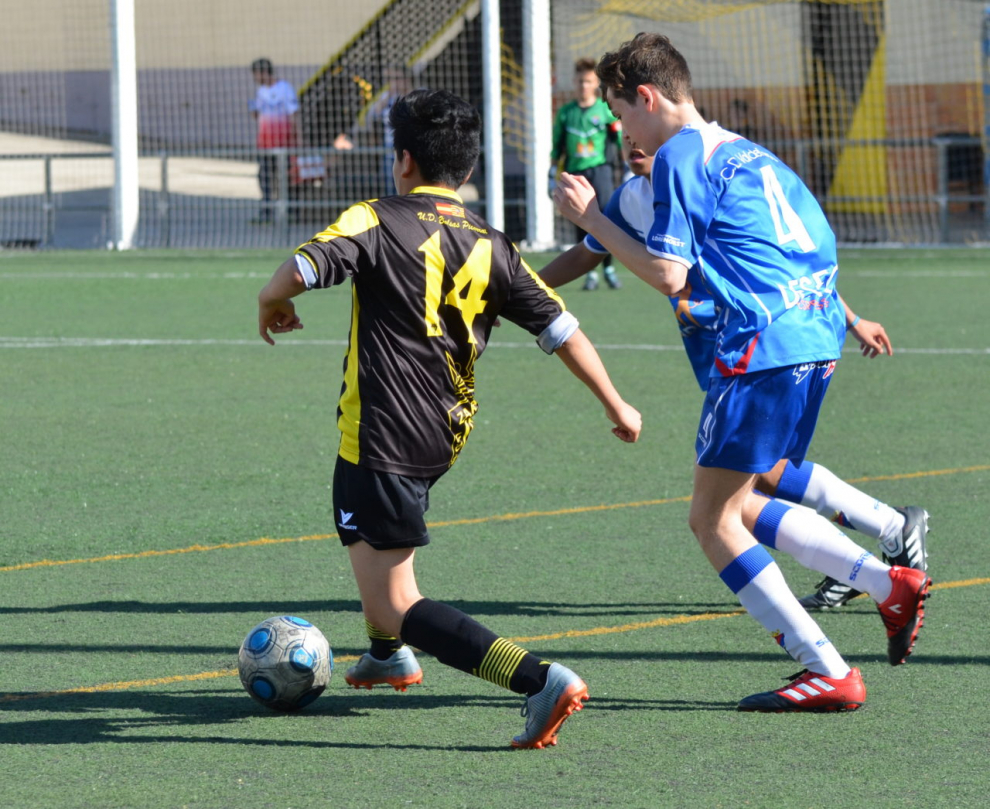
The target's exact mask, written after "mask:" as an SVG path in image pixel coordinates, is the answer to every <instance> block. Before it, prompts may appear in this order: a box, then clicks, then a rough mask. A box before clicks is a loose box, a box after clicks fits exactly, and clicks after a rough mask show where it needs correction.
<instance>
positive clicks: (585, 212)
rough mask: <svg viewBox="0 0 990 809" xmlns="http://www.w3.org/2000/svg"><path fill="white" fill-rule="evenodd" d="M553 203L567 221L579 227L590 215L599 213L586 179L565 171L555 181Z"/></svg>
mask: <svg viewBox="0 0 990 809" xmlns="http://www.w3.org/2000/svg"><path fill="white" fill-rule="evenodd" d="M553 201H554V203H555V204H556V206H557V208H558V210H559V211H560V212H561V213H562V214H563V215H564V216H565V217H566V218H567V219H569V220H570V221H571V222H573V223H574V224H575V225H578V226H581V227H583V225H584V222H585V221H587V218H588V216H589V215H590V214H594V213H599V210H598V197H596V196H595V189H594V188H592V186H591V183H589V182H588V178H587V177H582V176H580V175H577V174H568V173H567V172H566V171H565V172H562V173H561V175H560V178H559V179H558V180H557V187H556V188H555V189H554V192H553ZM584 229H585V230H588V228H584Z"/></svg>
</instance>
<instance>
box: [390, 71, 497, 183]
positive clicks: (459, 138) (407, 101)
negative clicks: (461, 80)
mask: <svg viewBox="0 0 990 809" xmlns="http://www.w3.org/2000/svg"><path fill="white" fill-rule="evenodd" d="M388 122H389V125H390V126H391V127H392V131H393V132H394V133H395V153H396V154H397V155H401V154H402V152H403V150H405V151H407V152H409V154H410V155H411V156H412V158H413V160H415V161H416V165H417V166H418V167H419V172H420V174H421V175H422V176H423V179H424V180H425V181H426V182H428V183H436V184H438V185H443V186H446V187H448V188H457V187H458V186H459V185H461V184H462V183H463V182H464V181H465V180H466V179H467V177H468V175H469V174H470V173H471V169H473V168H474V164H475V163H477V162H478V155H479V154H481V116H480V115H479V114H478V111H477V110H476V109H475V108H474V107H472V106H471V105H470V104H468V103H467V102H466V101H464V99H462V98H459V97H458V96H456V95H454V94H453V93H451V92H450V91H449V90H413V91H412V92H411V93H409V94H408V95H404V96H403V97H402V98H400V99H399V100H398V101H396V102H395V103H394V104H393V105H392V110H391V112H389V116H388Z"/></svg>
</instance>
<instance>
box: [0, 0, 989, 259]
mask: <svg viewBox="0 0 990 809" xmlns="http://www.w3.org/2000/svg"><path fill="white" fill-rule="evenodd" d="M550 5H551V16H552V26H551V31H552V36H551V41H550V42H546V43H527V39H526V38H527V31H528V28H527V24H526V20H525V19H524V11H525V9H526V8H527V4H526V3H523V2H518V0H517V1H516V2H510V0H502V2H501V4H500V14H501V70H502V79H501V84H502V91H501V98H500V99H499V101H500V103H501V109H502V122H503V124H502V128H503V132H502V142H501V148H502V150H503V152H502V156H503V167H504V176H503V177H502V187H503V192H504V193H503V196H504V204H505V210H504V215H505V223H506V224H505V228H506V230H507V232H508V233H509V234H510V236H512V237H513V238H514V239H517V240H523V239H525V238H526V202H525V199H526V167H527V166H528V165H529V164H530V163H531V161H532V157H533V154H532V149H533V148H534V147H533V143H532V141H531V137H530V133H531V132H532V126H531V123H532V122H531V121H529V120H527V112H526V110H527V107H526V105H525V104H524V103H523V101H524V99H525V97H526V95H527V93H528V89H527V82H526V77H525V75H524V72H523V69H522V64H523V49H524V46H526V45H527V44H531V45H532V47H534V48H548V49H550V52H551V54H552V64H553V75H552V76H548V77H545V80H546V81H549V82H552V84H553V89H554V108H556V107H557V106H558V105H559V104H561V103H563V102H565V101H566V100H568V99H569V98H570V97H571V96H572V93H573V90H572V77H573V64H574V61H575V60H576V59H578V58H580V57H582V56H591V57H593V58H597V57H599V56H600V55H601V54H602V53H603V52H605V51H606V50H609V49H611V48H614V47H615V46H616V45H617V44H619V43H620V42H622V41H624V40H626V39H629V38H631V37H632V36H633V35H635V33H637V32H638V31H641V30H659V31H662V32H664V33H667V34H668V35H670V36H671V38H672V39H673V40H674V42H675V44H677V46H678V47H679V48H680V49H681V50H682V51H683V52H684V53H685V55H686V57H687V59H688V62H689V64H690V65H691V68H692V72H693V74H694V79H695V94H696V95H695V98H696V102H697V103H698V105H699V107H700V108H701V109H702V110H703V112H704V114H705V115H706V116H707V117H708V118H709V119H710V120H718V121H719V122H720V123H721V124H723V125H724V126H726V127H728V128H730V129H734V130H736V131H739V132H741V133H742V134H745V135H748V136H750V137H753V138H755V139H756V140H757V141H759V142H761V143H762V144H764V145H766V146H768V147H769V148H771V149H773V150H775V151H776V152H777V153H778V154H779V155H780V156H781V158H782V159H784V160H786V161H787V162H788V163H789V164H790V165H791V166H793V167H794V168H795V169H796V170H797V171H798V172H799V173H800V174H801V176H802V177H803V178H804V179H805V180H806V182H807V183H808V184H809V186H810V187H811V188H812V190H813V191H814V192H815V193H816V195H817V196H818V197H819V199H820V200H821V201H822V203H823V205H824V207H825V210H826V211H827V212H828V214H829V216H830V218H831V220H832V222H833V225H834V226H835V229H836V231H837V233H838V235H839V237H840V240H842V241H845V242H855V243H875V242H903V243H908V244H931V243H940V242H943V243H944V242H956V243H962V242H974V241H984V240H986V238H987V225H986V213H987V209H986V186H985V183H984V155H985V144H984V143H983V140H982V133H983V132H984V127H985V116H986V110H985V108H984V104H985V101H984V93H983V86H984V76H983V71H984V68H983V58H984V56H983V53H984V52H983V51H982V50H981V47H982V36H981V26H982V25H983V17H984V8H983V5H982V4H980V3H975V2H972V0H815V1H812V0H763V1H762V2H761V1H760V0H635V2H633V1H632V0H628V1H627V0H552V2H551V4H550ZM481 16H482V15H481V2H480V0H468V2H464V0H429V2H427V0H372V2H369V3H366V4H363V5H357V4H353V3H345V2H343V0H323V1H322V2H316V0H298V1H297V2H294V3H292V4H291V5H287V6H281V7H277V6H273V5H272V4H271V3H269V2H266V1H263V0H237V2H235V1H234V0H214V2H212V3H209V4H202V3H194V2H192V1H191V0H157V2H155V3H150V2H145V0H136V4H135V19H136V32H135V33H136V51H137V93H138V139H139V144H138V146H139V161H138V180H139V186H140V218H139V221H138V227H137V233H136V236H135V244H137V245H138V246H141V247H204V248H210V247H216V248H219V247H223V248H232V247H268V246H278V247H284V246H292V245H295V244H297V243H299V242H301V241H303V240H305V239H306V238H308V237H309V236H310V235H311V234H312V233H313V232H314V230H317V229H319V228H322V227H323V226H325V225H326V224H327V223H328V222H329V221H332V220H333V218H335V216H336V215H337V213H338V212H339V211H340V210H342V209H343V208H345V207H346V206H348V205H350V204H351V203H353V202H355V201H358V200H361V199H366V198H371V197H376V196H380V195H382V194H387V193H390V192H391V190H392V185H391V179H390V166H391V143H390V140H389V133H388V129H387V126H386V125H385V122H386V120H387V112H388V108H389V104H390V101H391V99H393V98H394V97H396V96H397V95H400V94H401V93H403V92H406V91H407V90H408V89H410V88H412V87H418V86H430V87H446V88H448V89H450V90H452V91H454V92H456V93H458V94H460V95H462V96H463V97H465V98H467V99H468V100H469V101H471V102H472V103H474V104H476V105H478V106H479V108H480V107H481V106H482V104H483V103H484V100H485V99H484V85H483V82H482V78H481V77H482V64H481V44H480V42H481ZM5 20H6V22H7V33H8V37H7V42H8V46H7V47H6V48H5V49H4V51H3V52H2V53H0V247H3V248H104V247H106V246H108V244H110V243H112V234H113V204H112V198H111V197H112V187H113V182H114V172H113V159H112V152H111V148H110V143H111V131H112V121H113V111H112V109H111V39H110V8H109V0H58V2H56V0H37V2H35V3H33V4H31V5H30V6H28V5H25V4H21V5H19V6H14V7H11V8H8V10H7V14H6V15H5ZM39 42H44V43H45V47H43V48H41V47H38V43H39ZM258 59H265V60H268V61H269V62H270V63H271V66H272V72H271V75H272V79H273V81H274V82H275V83H277V82H278V81H283V80H284V81H286V82H288V83H289V84H290V85H291V88H292V94H291V96H292V98H294V104H292V105H290V106H292V107H293V109H292V110H291V111H289V112H288V117H289V119H290V122H291V123H290V124H289V126H288V128H287V129H284V130H278V127H276V128H275V130H274V131H280V132H281V134H280V135H278V136H277V137H275V136H272V132H271V131H269V132H268V135H267V136H265V137H261V139H259V132H260V130H262V129H263V128H264V127H263V126H261V120H260V118H259V116H256V114H255V113H256V112H258V111H259V110H258V106H257V103H256V99H257V94H258V89H259V86H261V85H259V83H258V76H257V74H256V72H252V70H251V65H252V63H254V62H255V60H258ZM543 79H544V77H540V80H543ZM265 86H266V87H270V86H272V85H267V84H266V85H265ZM553 112H554V110H553V109H547V110H546V111H545V115H546V116H547V118H548V119H549V118H550V117H551V116H552V115H553ZM484 189H485V178H484V172H483V166H479V168H478V170H477V171H476V172H475V174H474V176H473V177H472V178H471V180H470V182H469V184H468V185H467V186H465V187H464V188H463V189H462V195H463V196H464V198H465V200H466V202H467V203H468V204H469V205H470V206H472V207H475V208H476V209H477V210H479V211H480V212H481V213H482V214H485V213H486V211H485V199H484ZM556 233H557V236H558V240H559V241H561V242H567V241H569V240H571V239H573V236H572V235H571V231H570V229H569V228H567V227H566V226H564V225H563V224H562V223H560V222H558V227H557V230H556Z"/></svg>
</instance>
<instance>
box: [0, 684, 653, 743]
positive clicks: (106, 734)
mask: <svg viewBox="0 0 990 809" xmlns="http://www.w3.org/2000/svg"><path fill="white" fill-rule="evenodd" d="M25 696H28V697H29V696H30V695H25ZM398 700H401V704H400V705H399V706H398V707H400V708H402V709H413V710H417V711H421V710H444V709H452V708H466V707H469V708H475V707H483V708H500V709H503V713H502V715H503V716H505V717H507V723H506V727H507V731H506V732H507V734H509V735H511V733H512V732H513V731H512V730H511V729H512V728H513V725H512V719H511V716H512V714H513V713H515V712H516V711H517V710H518V708H519V707H520V705H521V704H522V703H521V698H520V697H517V696H515V695H509V696H498V695H495V696H474V695H450V696H437V695H433V694H428V693H423V692H418V693H415V694H413V693H410V694H406V695H401V696H398V695H395V694H393V693H392V692H390V691H383V692H381V693H368V694H365V693H362V694H356V693H353V692H351V691H331V692H329V693H327V694H325V695H324V696H323V697H321V698H320V699H319V701H318V702H316V703H315V704H314V705H312V706H311V707H310V708H308V709H307V710H305V711H300V712H299V713H294V714H281V713H274V712H271V711H267V710H265V709H264V708H262V707H260V706H258V705H256V704H255V703H253V702H252V701H251V700H250V698H248V697H247V696H245V695H244V694H240V693H239V694H237V695H226V694H218V693H217V692H215V691H213V692H209V691H189V692H182V693H180V694H160V693H154V694H149V693H147V692H144V693H138V692H129V693H96V694H66V695H59V696H55V697H52V698H49V699H45V700H32V699H25V700H23V701H14V702H7V703H2V704H0V705H2V709H3V710H4V711H16V712H18V713H20V712H28V711H44V712H46V713H53V714H67V713H79V714H85V716H83V717H82V718H58V717H53V718H50V719H41V720H28V721H24V722H18V721H8V722H4V723H0V745H8V744H16V745H24V744H45V745H57V744H92V743H107V742H116V743H121V744H142V743H148V742H150V743H154V744H159V743H161V742H169V743H177V742H190V743H197V744H204V743H205V744H237V745H257V746H278V747H307V748H314V749H321V748H326V749H338V748H343V749H355V750H365V749H370V750H380V749H397V750H459V751H466V752H486V753H488V752H493V751H501V750H510V749H511V748H510V747H509V744H508V742H509V738H508V736H507V737H506V740H505V744H499V745H450V744H433V745H431V744H391V743H389V742H388V741H386V740H381V741H377V742H374V743H371V742H360V741H355V740H354V739H353V738H352V737H350V730H351V729H350V726H349V723H348V722H347V720H348V719H357V718H363V717H366V716H367V714H368V712H369V711H373V710H381V711H386V710H387V711H391V712H394V711H395V710H396V708H397V701H398ZM630 707H631V706H630ZM646 707H648V706H646ZM106 711H126V712H129V713H130V714H131V715H129V716H126V717H113V718H109V717H105V716H98V715H96V714H98V713H100V712H106ZM259 720H260V721H264V722H271V723H273V726H272V727H271V728H268V727H267V726H266V727H265V728H264V729H265V731H266V738H251V737H247V736H218V735H209V736H195V735H186V736H183V735H180V734H177V733H175V732H174V731H175V730H176V729H181V728H195V727H206V726H214V725H226V724H233V723H240V722H244V721H251V722H252V725H251V728H253V729H255V730H257V728H258V726H257V724H254V723H256V722H257V721H259ZM287 722H291V723H293V725H294V727H293V728H291V729H290V728H288V727H287V726H286V725H285V724H284V723H287ZM314 722H321V723H324V724H321V725H320V726H319V727H318V731H319V732H320V733H321V734H323V735H327V736H329V737H330V738H327V739H320V740H315V741H314V740H302V739H299V738H285V736H290V735H293V736H296V737H298V735H299V733H300V732H301V731H303V730H305V731H310V730H312V728H313V725H312V723H314ZM326 723H331V724H326ZM432 727H435V724H433V723H431V724H429V725H426V724H424V729H429V728H432ZM521 729H522V728H521V727H519V728H517V729H516V730H515V731H514V732H518V730H521ZM149 730H153V731H158V732H155V733H148V731H149ZM283 734H284V735H283ZM273 735H278V738H272V736H273Z"/></svg>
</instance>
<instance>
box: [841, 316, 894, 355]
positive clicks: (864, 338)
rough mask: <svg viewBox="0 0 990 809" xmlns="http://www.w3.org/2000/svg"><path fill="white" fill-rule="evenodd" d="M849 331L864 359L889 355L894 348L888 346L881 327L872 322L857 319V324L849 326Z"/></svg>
mask: <svg viewBox="0 0 990 809" xmlns="http://www.w3.org/2000/svg"><path fill="white" fill-rule="evenodd" d="M849 331H850V332H851V333H852V336H853V337H855V338H856V339H857V340H858V341H859V350H860V351H861V352H862V354H863V356H864V357H869V358H870V359H873V358H874V357H876V356H877V355H878V354H887V355H891V354H893V353H894V347H893V346H892V345H891V344H890V338H889V337H888V336H887V332H886V330H885V329H884V327H883V326H882V325H880V324H879V323H876V322H874V321H872V320H864V319H863V318H860V319H859V323H857V324H856V325H855V326H850V328H849Z"/></svg>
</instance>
